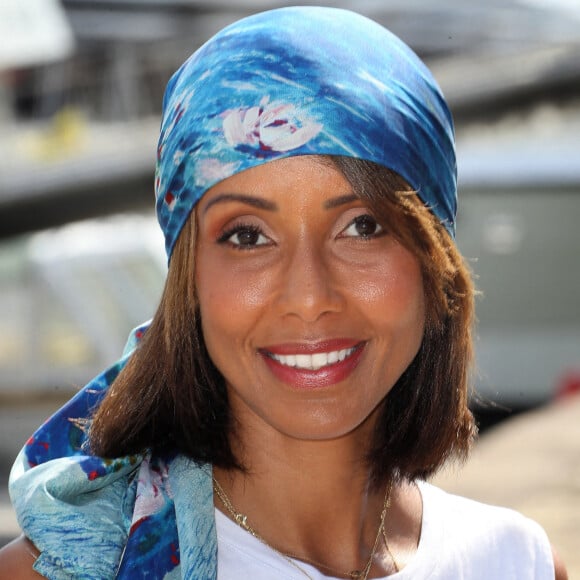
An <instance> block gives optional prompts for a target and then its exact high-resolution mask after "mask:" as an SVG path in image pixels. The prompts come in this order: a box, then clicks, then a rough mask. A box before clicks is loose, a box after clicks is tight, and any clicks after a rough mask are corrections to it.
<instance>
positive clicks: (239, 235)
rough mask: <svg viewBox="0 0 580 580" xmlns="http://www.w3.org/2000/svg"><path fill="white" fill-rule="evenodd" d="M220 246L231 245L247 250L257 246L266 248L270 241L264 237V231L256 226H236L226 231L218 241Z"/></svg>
mask: <svg viewBox="0 0 580 580" xmlns="http://www.w3.org/2000/svg"><path fill="white" fill-rule="evenodd" d="M217 242H218V244H229V245H230V246H232V247H234V248H236V249H240V250H247V249H251V248H255V247H257V246H264V245H267V244H269V243H270V240H269V239H268V238H267V237H266V236H265V235H264V233H263V232H262V229H261V228H260V227H259V226H256V225H254V224H243V223H242V224H236V225H234V226H232V227H231V228H228V229H226V230H225V231H224V232H222V233H221V234H220V236H219V237H218V239H217Z"/></svg>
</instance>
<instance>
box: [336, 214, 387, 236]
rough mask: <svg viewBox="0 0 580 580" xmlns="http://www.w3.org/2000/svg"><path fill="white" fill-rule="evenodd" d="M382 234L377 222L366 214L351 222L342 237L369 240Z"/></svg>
mask: <svg viewBox="0 0 580 580" xmlns="http://www.w3.org/2000/svg"><path fill="white" fill-rule="evenodd" d="M382 233H383V228H382V226H380V225H379V224H378V223H377V220H376V219H375V218H374V217H373V216H372V215H368V214H364V215H360V216H358V217H356V218H354V219H353V220H352V222H350V224H349V225H348V227H347V228H346V229H345V230H343V232H342V235H343V236H344V237H347V238H354V237H359V238H371V237H373V236H377V235H379V234H382Z"/></svg>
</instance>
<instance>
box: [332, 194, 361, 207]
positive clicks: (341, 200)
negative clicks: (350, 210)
mask: <svg viewBox="0 0 580 580" xmlns="http://www.w3.org/2000/svg"><path fill="white" fill-rule="evenodd" d="M358 199H359V197H358V196H357V195H355V194H354V193H348V194H346V195H340V196H338V197H333V198H332V199H328V200H326V201H325V202H324V209H333V208H335V207H339V206H341V205H346V204H347V203H352V202H353V201H357V200H358Z"/></svg>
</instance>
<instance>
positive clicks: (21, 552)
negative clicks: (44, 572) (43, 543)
mask: <svg viewBox="0 0 580 580" xmlns="http://www.w3.org/2000/svg"><path fill="white" fill-rule="evenodd" d="M37 557H38V551H37V550H36V548H35V547H34V544H33V543H32V542H31V541H30V540H28V539H27V538H25V537H24V536H20V537H19V538H16V539H15V540H13V541H12V542H10V543H9V544H7V545H6V546H4V547H3V548H1V549H0V580H38V578H42V576H41V575H40V574H38V572H35V571H34V570H33V569H32V566H33V565H34V562H35V561H36V558H37Z"/></svg>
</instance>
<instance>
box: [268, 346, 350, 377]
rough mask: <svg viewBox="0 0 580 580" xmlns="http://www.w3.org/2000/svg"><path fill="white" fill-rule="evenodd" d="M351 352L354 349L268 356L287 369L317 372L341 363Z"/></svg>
mask: <svg viewBox="0 0 580 580" xmlns="http://www.w3.org/2000/svg"><path fill="white" fill-rule="evenodd" d="M353 352H354V348H345V349H343V350H333V351H331V352H317V353H316V354H288V355H283V354H270V356H271V357H272V358H273V359H274V360H276V361H278V362H279V363H280V364H283V365H285V366H288V367H294V368H297V369H305V370H309V371H317V370H318V369H321V368H322V367H326V366H328V365H331V364H335V363H337V362H338V361H343V360H344V359H345V358H346V357H347V356H349V355H350V354H352V353H353Z"/></svg>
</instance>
